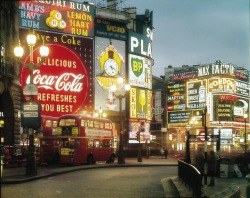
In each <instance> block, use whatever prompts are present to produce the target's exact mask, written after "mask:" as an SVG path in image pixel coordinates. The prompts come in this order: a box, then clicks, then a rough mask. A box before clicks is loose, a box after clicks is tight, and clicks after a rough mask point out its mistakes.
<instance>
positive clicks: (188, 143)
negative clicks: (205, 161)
mask: <svg viewBox="0 0 250 198" xmlns="http://www.w3.org/2000/svg"><path fill="white" fill-rule="evenodd" d="M186 129H187V130H186V131H187V139H186V162H187V163H188V164H190V163H191V159H190V141H189V130H190V129H191V126H190V124H188V125H187V126H186Z"/></svg>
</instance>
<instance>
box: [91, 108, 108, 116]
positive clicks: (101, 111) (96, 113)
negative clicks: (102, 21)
mask: <svg viewBox="0 0 250 198" xmlns="http://www.w3.org/2000/svg"><path fill="white" fill-rule="evenodd" d="M94 117H99V118H106V117H107V114H106V113H105V112H103V110H102V108H101V107H100V109H99V110H98V112H95V114H94Z"/></svg>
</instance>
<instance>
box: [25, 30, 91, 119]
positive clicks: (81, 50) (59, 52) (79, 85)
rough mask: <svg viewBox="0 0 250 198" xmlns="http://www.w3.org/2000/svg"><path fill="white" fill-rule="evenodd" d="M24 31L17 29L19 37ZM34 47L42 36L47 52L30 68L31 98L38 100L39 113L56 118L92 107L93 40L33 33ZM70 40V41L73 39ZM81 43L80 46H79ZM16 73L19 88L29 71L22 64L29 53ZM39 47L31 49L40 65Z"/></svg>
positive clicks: (26, 78)
mask: <svg viewBox="0 0 250 198" xmlns="http://www.w3.org/2000/svg"><path fill="white" fill-rule="evenodd" d="M27 34H28V30H24V29H20V37H21V38H20V40H21V41H25V38H24V36H25V35H27ZM35 35H36V37H37V44H36V46H38V47H39V44H40V45H41V44H42V38H46V41H47V42H46V45H47V46H48V47H49V50H50V53H49V56H48V58H46V60H45V62H44V63H41V65H40V67H39V68H35V69H34V71H33V78H34V84H35V85H36V86H37V87H38V95H37V96H35V98H34V99H35V101H38V102H40V103H41V115H47V116H55V117H58V116H60V115H63V114H68V113H79V112H80V111H82V110H90V111H92V109H93V83H92V81H93V79H92V74H93V65H92V64H93V40H92V39H88V38H80V37H74V36H70V35H65V34H52V33H45V32H38V31H36V32H35ZM73 41H74V42H73ZM83 46H84V47H83ZM23 61H24V64H23V65H22V66H23V67H22V69H21V73H20V82H21V86H22V88H24V86H25V85H26V84H29V81H30V71H29V69H28V68H27V67H24V66H25V65H27V64H28V63H29V55H27V56H26V57H24V60H23ZM40 62H41V58H40V57H39V49H38V48H35V49H34V63H35V64H40Z"/></svg>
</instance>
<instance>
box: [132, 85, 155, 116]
mask: <svg viewBox="0 0 250 198" xmlns="http://www.w3.org/2000/svg"><path fill="white" fill-rule="evenodd" d="M151 100H152V91H151V90H146V89H139V88H131V89H130V118H138V119H146V120H151V118H152V107H151V105H152V104H151V102H152V101H151Z"/></svg>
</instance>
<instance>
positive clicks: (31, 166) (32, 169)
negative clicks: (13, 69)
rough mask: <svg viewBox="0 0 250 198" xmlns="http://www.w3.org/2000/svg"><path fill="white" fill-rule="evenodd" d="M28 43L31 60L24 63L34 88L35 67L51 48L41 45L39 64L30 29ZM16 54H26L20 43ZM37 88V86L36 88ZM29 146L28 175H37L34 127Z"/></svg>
mask: <svg viewBox="0 0 250 198" xmlns="http://www.w3.org/2000/svg"><path fill="white" fill-rule="evenodd" d="M27 43H28V46H29V49H30V54H29V55H30V61H29V63H28V64H27V65H24V66H25V67H28V68H29V72H30V82H29V84H30V85H32V88H34V87H35V88H36V86H35V85H34V83H33V69H34V68H37V67H39V66H40V64H41V63H43V62H44V60H45V58H46V57H47V56H48V54H49V48H48V47H47V46H44V44H43V45H42V46H41V47H40V50H39V52H40V55H41V62H39V63H38V64H35V63H34V57H33V55H34V46H35V44H36V35H35V34H34V31H33V30H32V31H30V33H29V34H28V35H27ZM14 54H15V56H16V57H17V58H18V59H19V61H20V59H21V58H22V56H23V54H24V49H23V47H22V46H21V44H20V41H19V45H18V46H17V47H15V48H14ZM36 89H37V88H36ZM30 101H31V102H32V101H33V95H32V94H30ZM28 131H29V148H28V154H27V165H26V175H27V176H32V175H37V168H36V159H35V155H34V150H35V147H34V128H29V129H28Z"/></svg>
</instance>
